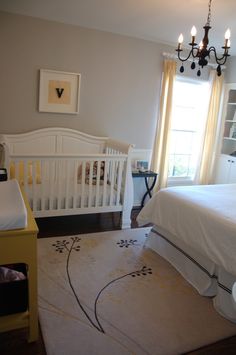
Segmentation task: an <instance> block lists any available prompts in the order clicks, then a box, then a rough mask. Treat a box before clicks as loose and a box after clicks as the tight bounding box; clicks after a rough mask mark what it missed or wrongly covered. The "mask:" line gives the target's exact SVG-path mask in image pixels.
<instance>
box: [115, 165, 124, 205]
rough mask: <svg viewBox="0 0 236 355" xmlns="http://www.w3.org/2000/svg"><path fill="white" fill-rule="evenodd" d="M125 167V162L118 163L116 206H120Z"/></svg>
mask: <svg viewBox="0 0 236 355" xmlns="http://www.w3.org/2000/svg"><path fill="white" fill-rule="evenodd" d="M123 165H124V162H123V161H121V160H120V161H119V162H118V177H117V193H116V206H118V205H119V204H120V192H121V183H122V172H123Z"/></svg>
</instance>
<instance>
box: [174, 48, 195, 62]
mask: <svg viewBox="0 0 236 355" xmlns="http://www.w3.org/2000/svg"><path fill="white" fill-rule="evenodd" d="M193 49H194V48H192V49H191V51H190V52H189V55H188V56H187V57H186V58H185V59H184V58H181V57H180V52H182V50H181V51H180V50H178V49H176V51H177V52H178V59H179V60H180V61H181V62H186V61H187V60H189V58H190V56H191V55H192V56H193V57H194V58H195V57H196V55H194V54H193Z"/></svg>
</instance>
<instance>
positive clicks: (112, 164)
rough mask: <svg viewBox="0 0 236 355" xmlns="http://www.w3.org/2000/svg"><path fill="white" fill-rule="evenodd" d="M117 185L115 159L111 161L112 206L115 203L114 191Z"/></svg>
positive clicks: (110, 202)
mask: <svg viewBox="0 0 236 355" xmlns="http://www.w3.org/2000/svg"><path fill="white" fill-rule="evenodd" d="M114 187H115V161H113V160H112V161H111V192H110V201H109V205H110V206H112V205H113V204H114V203H113V194H114V193H113V191H114Z"/></svg>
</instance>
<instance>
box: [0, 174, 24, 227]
mask: <svg viewBox="0 0 236 355" xmlns="http://www.w3.org/2000/svg"><path fill="white" fill-rule="evenodd" d="M26 227H27V209H26V207H25V203H24V200H23V196H22V194H21V191H20V187H19V184H18V182H17V180H15V179H13V180H8V181H1V182H0V231H1V230H11V229H20V228H26Z"/></svg>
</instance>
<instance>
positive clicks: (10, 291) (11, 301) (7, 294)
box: [0, 264, 28, 316]
mask: <svg viewBox="0 0 236 355" xmlns="http://www.w3.org/2000/svg"><path fill="white" fill-rule="evenodd" d="M3 266H7V267H10V268H13V269H14V270H16V271H20V272H22V273H23V274H24V275H25V276H27V268H26V265H25V264H14V265H11V266H9V265H3ZM27 308H28V280H27V277H26V278H25V279H24V280H17V281H11V282H4V283H0V316H6V315H9V314H14V313H19V312H25V311H26V310H27Z"/></svg>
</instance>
